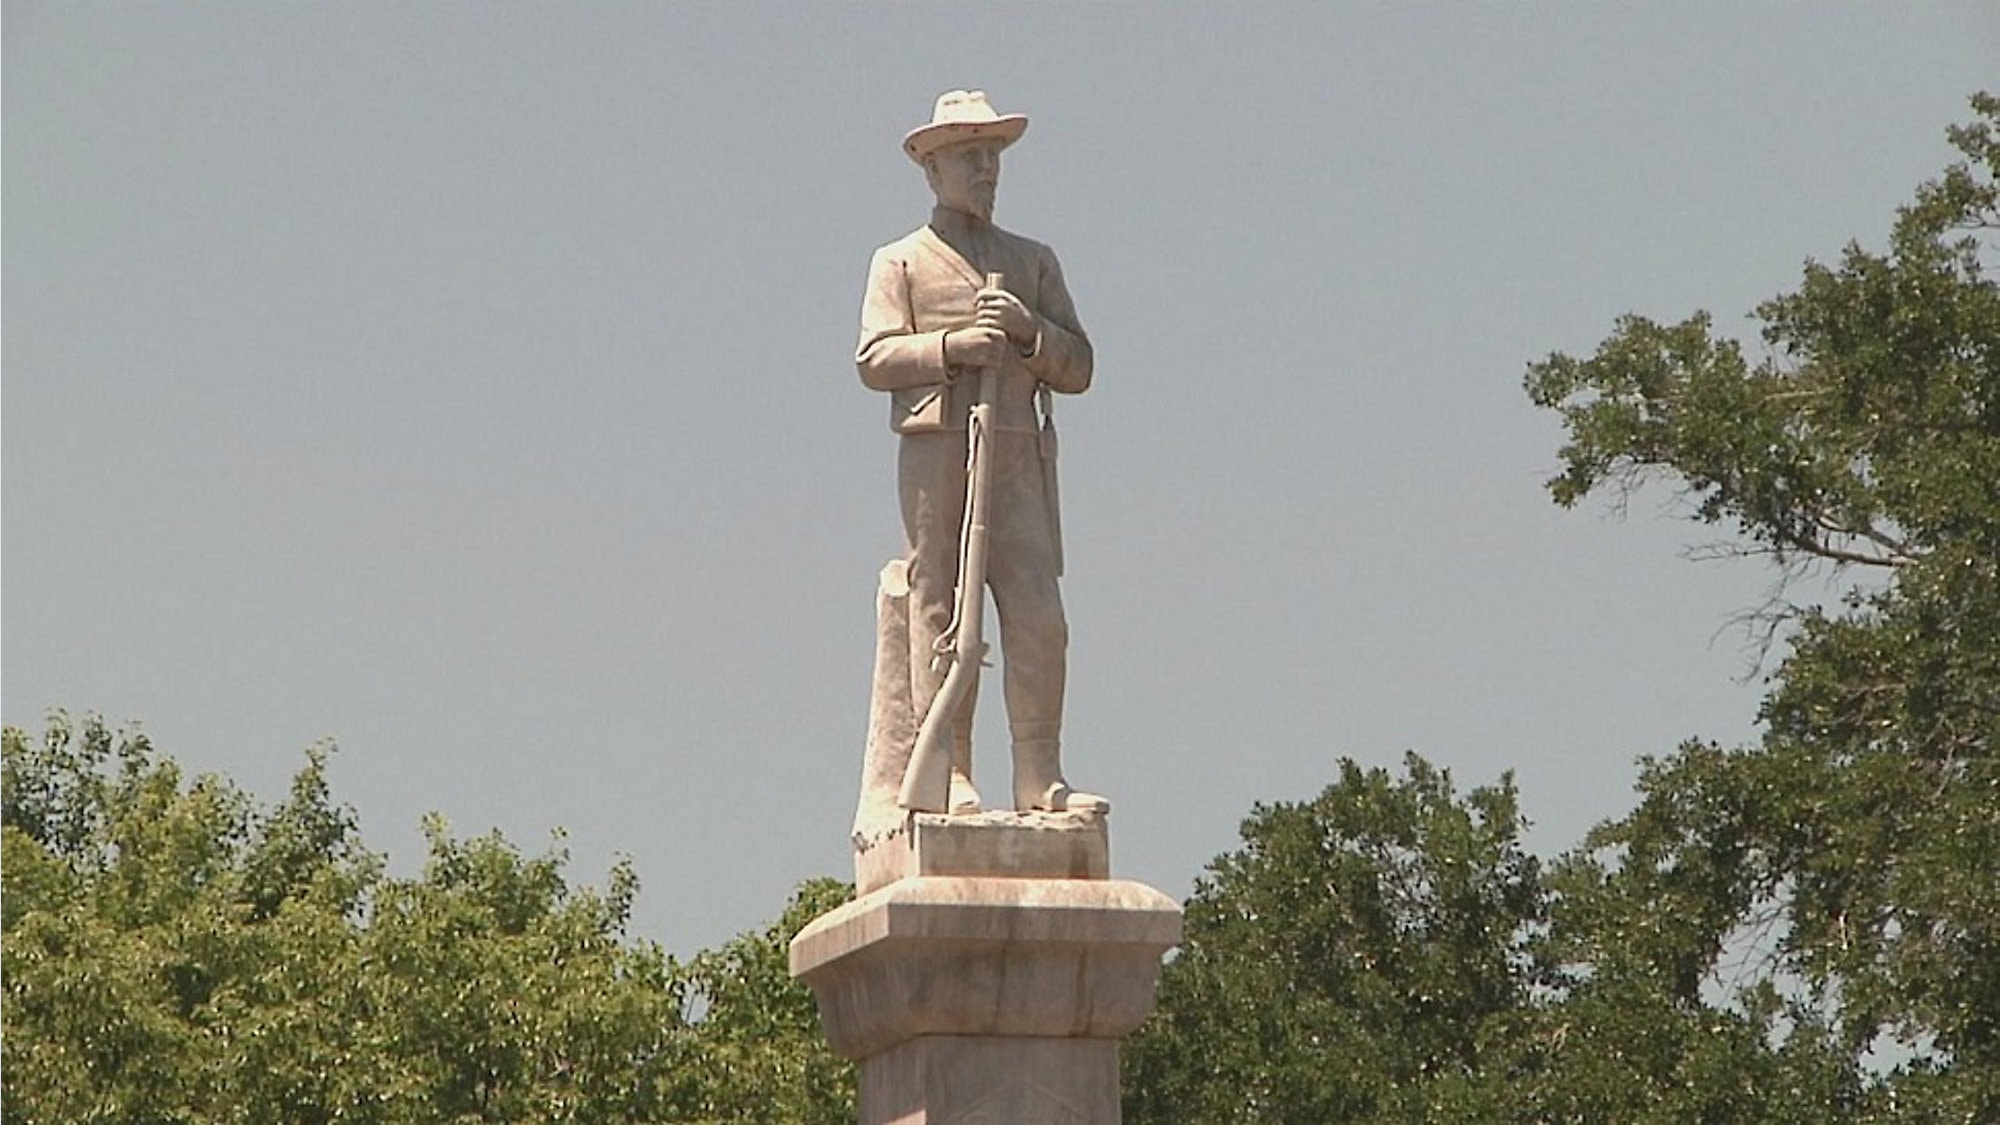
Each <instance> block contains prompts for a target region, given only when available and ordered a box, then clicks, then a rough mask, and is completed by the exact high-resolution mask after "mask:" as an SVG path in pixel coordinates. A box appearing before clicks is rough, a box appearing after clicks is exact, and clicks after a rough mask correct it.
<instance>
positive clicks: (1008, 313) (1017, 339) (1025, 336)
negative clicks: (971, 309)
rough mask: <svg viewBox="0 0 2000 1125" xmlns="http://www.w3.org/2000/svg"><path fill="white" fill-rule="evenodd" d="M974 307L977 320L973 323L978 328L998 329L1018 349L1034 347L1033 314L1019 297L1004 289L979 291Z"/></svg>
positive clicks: (1034, 326)
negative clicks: (977, 315)
mask: <svg viewBox="0 0 2000 1125" xmlns="http://www.w3.org/2000/svg"><path fill="white" fill-rule="evenodd" d="M975 307H976V308H977V310H978V313H979V318H978V319H977V320H976V321H974V323H975V324H977V325H978V326H979V327H981V328H998V329H999V330H1000V331H1002V332H1005V333H1006V334H1007V338H1008V339H1010V340H1012V341H1014V343H1015V344H1016V345H1018V346H1020V347H1023V348H1028V347H1033V346H1034V343H1035V336H1036V333H1037V331H1038V328H1037V325H1036V324H1035V314H1034V313H1032V312H1030V311H1028V306H1026V305H1024V304H1022V303H1021V299H1020V298H1019V297H1016V296H1014V295H1013V294H1012V293H1009V292H1007V291H1006V290H1005V289H981V290H980V291H979V298H978V301H977V304H976V305H975Z"/></svg>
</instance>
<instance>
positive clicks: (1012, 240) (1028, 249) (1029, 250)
mask: <svg viewBox="0 0 2000 1125" xmlns="http://www.w3.org/2000/svg"><path fill="white" fill-rule="evenodd" d="M993 233H994V234H996V235H998V236H999V238H1000V241H1001V242H1003V243H1006V244H1007V245H1008V246H1009V247H1010V248H1011V249H1012V250H1013V251H1014V253H1016V254H1026V255H1029V256H1031V257H1040V256H1042V255H1045V254H1046V255H1048V256H1050V257H1054V256H1055V251H1054V250H1051V249H1049V244H1048V243H1046V242H1039V241H1036V240H1035V239H1032V238H1029V237H1028V236H1027V235H1025V234H1016V233H1014V232H1013V231H1011V230H1008V229H1007V228H1006V227H1003V226H999V225H998V224H995V225H994V227H993Z"/></svg>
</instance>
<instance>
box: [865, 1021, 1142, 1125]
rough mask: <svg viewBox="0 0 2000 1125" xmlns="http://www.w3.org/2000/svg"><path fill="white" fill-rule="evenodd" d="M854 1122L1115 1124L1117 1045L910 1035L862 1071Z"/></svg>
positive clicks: (1088, 1041)
mask: <svg viewBox="0 0 2000 1125" xmlns="http://www.w3.org/2000/svg"><path fill="white" fill-rule="evenodd" d="M861 1119H862V1120H863V1121H866V1122H897V1123H899V1125H914V1123H917V1122H923V1123H925V1125H944V1123H946V1122H949V1123H950V1125H1101V1123H1103V1122H1108V1121H1116V1120H1118V1045H1117V1044H1116V1043H1114V1042H1111V1041H1109V1040H1105V1039H993V1038H985V1037H980V1036H963V1035H927V1036H924V1037H923V1038H920V1039H912V1040H910V1041H909V1042H907V1043H903V1044H901V1045H899V1046H895V1047H891V1048H890V1049H888V1050H887V1051H884V1052H882V1053H881V1054H879V1055H877V1056H875V1057H874V1058H873V1059H870V1060H869V1062H868V1065H866V1066H864V1067H863V1068H862V1070H861Z"/></svg>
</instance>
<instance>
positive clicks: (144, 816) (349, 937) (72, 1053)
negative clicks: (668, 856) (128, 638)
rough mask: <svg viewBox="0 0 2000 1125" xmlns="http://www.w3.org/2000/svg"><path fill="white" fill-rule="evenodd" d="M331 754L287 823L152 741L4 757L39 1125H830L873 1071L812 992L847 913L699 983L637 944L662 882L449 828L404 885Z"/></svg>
mask: <svg viewBox="0 0 2000 1125" xmlns="http://www.w3.org/2000/svg"><path fill="white" fill-rule="evenodd" d="M327 753H328V751H327V749H326V748H315V749H314V750H312V751H309V752H308V754H307V760H306V765H305V768H304V769H302V770H301V771H300V772H299V773H298V775H297V776H296V778H295V779H294V781H293V784H292V790H291V793H290V795H289V797H288V798H287V799H286V800H285V801H283V802H281V803H280V804H279V805H278V806H277V807H275V808H273V809H270V810H260V809H258V808H257V807H255V805H254V803H253V802H252V801H251V800H250V799H249V798H248V797H247V796H246V795H244V794H243V793H241V792H240V791H238V790H237V789H236V788H234V787H233V786H232V785H230V784H229V783H228V782H227V781H225V780H223V779H221V778H217V777H201V778H196V779H194V780H193V781H188V780H187V779H186V778H184V777H183V776H182V774H181V771H180V769H179V767H178V766H177V765H176V764H175V763H174V762H173V760H172V759H170V758H166V757H164V756H162V755H159V754H158V753H157V752H155V751H154V750H153V748H152V747H151V745H150V744H149V743H148V742H147V741H146V739H145V738H144V736H143V735H140V734H137V733H136V732H126V733H124V734H123V735H119V734H116V733H114V732H112V731H111V730H110V729H108V728H107V727H106V726H105V725H104V724H103V723H102V722H101V721H98V720H96V719H89V720H86V721H84V722H82V723H81V724H77V723H73V722H72V721H71V720H70V719H69V718H68V717H67V716H65V715H62V714H60V713H58V714H56V715H54V716H52V717H51V719H50V721H49V724H48V727H47V729H46V731H45V732H44V734H43V735H42V737H41V738H40V739H39V740H38V741H37V740H31V739H30V738H29V737H28V735H27V734H26V733H25V732H23V731H20V730H18V729H16V728H12V727H9V728H7V730H6V734H5V759H4V797H0V813H3V814H4V820H0V824H4V827H0V833H4V847H5V854H4V865H5V872H6V895H5V917H4V923H5V925H4V939H3V944H4V976H5V1008H4V1016H5V1025H6V1026H5V1035H4V1038H0V1049H4V1052H5V1060H4V1061H5V1082H6V1090H5V1097H6V1103H7V1111H8V1115H9V1119H10V1120H13V1119H19V1120H21V1121H25V1122H38V1121H42V1122H92V1121H104V1122H112V1121H116V1122H129V1121H159V1122H174V1121H188V1122H195V1121H200V1122H230V1121H238V1122H246V1123H247V1122H267V1121H298V1122H312V1121H335V1120H341V1121H362V1122H385V1123H386V1122H440V1121H453V1122H485V1121H496V1122H497V1121H510V1122H511V1121H562V1122H594V1121H604V1122H611V1121H635V1120H639V1121H656V1120H657V1121H668V1120H671V1121H717V1122H720V1121H729V1122H739V1121H753V1122H755V1121H769V1122H779V1121H786V1122H790V1121H821V1120H839V1119H842V1118H843V1117H847V1116H851V1114H852V1105H853V1091H852V1084H853V1083H852V1072H851V1068H849V1067H848V1066H847V1065H846V1064H845V1063H843V1062H842V1061H841V1060H838V1059H836V1058H834V1057H833V1056H832V1055H831V1053H830V1052H828V1051H827V1050H826V1049H825V1048H824V1047H823V1046H822V1045H821V1041H820V1038H819V1035H818V1028H817V1020H816V1015H815V1013H814V1010H813V1008H812V1001H811V998H810V996H809V994H807V993H806V992H805V990H804V989H803V988H801V987H799V986H798V985H797V984H795V983H794V982H792V981H791V980H790V978H789V976H788V974H787V973H786V971H785V962H784V951H785V948H786V945H787V943H788V942H789V940H790V938H791V936H792V934H793V933H795V932H796V931H797V930H798V929H799V928H800V927H801V926H803V925H804V923H805V922H806V921H807V920H809V919H810V918H811V917H812V916H813V915H814V914H816V913H818V912H819V911H820V910H822V909H824V908H826V907H828V906H830V905H831V904H833V903H835V902H837V901H839V900H840V899H842V898H844V897H845V895H846V894H847V889H846V888H845V887H844V886H842V885H840V884H836V883H831V882H826V881H822V882H818V883H812V884H808V885H807V886H806V887H804V888H803V889H802V890H801V892H800V895H799V897H798V899H797V900H795V902H794V903H793V905H792V908H791V910H789V911H788V912H787V913H786V915H785V917H784V918H783V919H781V920H780V921H779V922H778V923H777V924H776V925H774V926H773V927H771V928H769V929H767V930H765V931H762V932H760V933H754V934H746V935H744V936H742V937H739V938H737V939H736V940H734V941H732V942H730V943H729V944H728V945H726V946H725V947H723V949H721V950H719V951H715V952H711V953H704V954H701V955H699V956H698V957H696V958H695V959H694V960H693V961H692V962H690V963H688V964H679V963H676V962H675V961H674V960H673V959H671V958H668V957H667V956H665V955H664V954H663V953H662V952H661V951H660V950H659V949H658V947H657V946H655V945H653V944H651V943H647V942H634V941H630V940H628V939H627V938H626V936H625V933H624V930H625V925H626V920H627V917H628V915H629V911H630V907H631V904H632V899H633V896H634V894H636V892H637V889H638V881H637V878H636V877H635V876H634V874H633V872H632V871H631V869H630V867H629V866H628V865H626V864H623V863H621V864H619V865H618V866H616V867H614V868H613V870H612V871H611V874H610V878H609V880H608V882H607V885H606V888H605V889H604V890H602V891H597V890H593V889H590V888H580V887H572V886H570V885H569V884H568V882H567V881H566V879H565V877H564V874H563V868H564V865H565V862H566V857H565V856H564V854H563V853H562V852H561V851H560V850H556V851H551V852H549V853H547V854H544V855H541V856H536V857H527V856H523V855H522V854H521V853H520V852H519V851H517V850H516V849H515V848H514V847H513V846H512V845H511V844H509V843H508V842H507V841H506V840H505V839H503V838H501V837H500V836H499V835H497V834H492V835H487V836H482V837H478V838H475V839H472V840H464V841H461V840H455V839H453V838H452V837H451V836H450V834H449V833H448V832H447V830H446V828H445V826H444V825H443V824H442V822H439V821H436V820H432V821H430V822H429V823H427V824H426V826H425V828H426V833H427V835H428V837H429V841H430V856H429V860H428V862H427V863H426V865H425V869H424V872H423V874H422V876H420V877H418V878H414V879H394V878H388V877H385V876H384V874H383V871H382V861H381V859H380V857H379V856H376V855H374V854H373V853H370V852H368V851H367V850H366V849H365V848H363V847H362V846H361V844H360V841H359V840H358V838H357V833H356V829H355V821H354V817H353V814H352V812H351V810H349V809H347V808H345V807H342V806H338V805H335V804H333V803H332V800H331V797H330V794H329V791H328V788H327V784H326V776H325V767H326V762H327Z"/></svg>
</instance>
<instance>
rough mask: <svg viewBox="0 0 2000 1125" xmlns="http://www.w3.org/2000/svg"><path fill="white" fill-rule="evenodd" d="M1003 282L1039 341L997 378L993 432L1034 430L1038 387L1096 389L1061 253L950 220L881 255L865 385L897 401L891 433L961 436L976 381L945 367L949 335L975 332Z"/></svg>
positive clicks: (867, 308)
mask: <svg viewBox="0 0 2000 1125" xmlns="http://www.w3.org/2000/svg"><path fill="white" fill-rule="evenodd" d="M990 272H998V273H1001V274H1003V275H1005V286H1006V289H1007V291H1008V292H1010V293H1012V294H1014V296H1015V297H1017V298H1019V299H1020V301H1021V303H1022V304H1024V305H1026V306H1028V308H1029V309H1030V310H1032V311H1033V312H1034V313H1035V314H1036V316H1037V319H1038V321H1039V327H1040V334H1039V337H1038V339H1037V340H1036V341H1035V345H1034V347H1033V348H1032V349H1029V351H1028V354H1026V355H1021V356H1018V358H1012V357H1010V359H1009V360H1008V362H1007V363H1006V365H1004V366H1003V367H1002V368H1001V370H1000V373H999V374H1000V379H999V384H998V387H997V399H998V401H997V402H996V403H995V405H994V426H995V428H996V429H999V430H1016V431H1023V430H1025V431H1032V430H1034V429H1036V427H1037V419H1036V414H1035V393H1036V390H1037V387H1038V386H1040V385H1047V386H1048V387H1049V388H1050V389H1051V390H1055V391H1060V392H1062V393H1064V394H1077V393H1080V392H1082V391H1083V390H1085V389H1086V388H1088V387H1089V386H1090V374H1091V348H1090V338H1089V337H1088V336H1086V335H1085V334H1084V331H1083V326H1082V325H1081V324H1080V323H1079V322H1078V320H1077V315H1076V306H1075V304H1074V303H1073V302H1072V301H1071V300H1070V295H1069V290H1068V288H1067V287H1065V286H1064V284H1063V276H1062V267H1061V266H1060V265H1059V264H1058V263H1057V262H1056V256H1055V252H1054V251H1052V250H1050V249H1049V248H1048V247H1047V246H1044V245H1042V244H1041V243H1039V242H1036V241H1035V240H1034V239H1031V238H1023V237H1022V236H1020V235H1018V234H1013V233H1011V232H1009V231H1005V230H1002V229H1000V228H999V227H996V226H992V225H991V224H987V223H980V222H977V221H976V220H967V219H966V218H965V217H964V216H961V215H956V214H953V213H950V212H942V211H941V212H940V213H939V215H938V216H937V217H934V218H933V220H932V222H931V223H930V224H929V225H926V226H923V227H920V228H918V229H917V230H915V231H912V232H911V233H909V234H907V235H905V236H903V237H902V238H899V239H897V240H896V241H895V242H892V243H890V244H889V245H887V246H884V247H882V248H881V249H880V250H877V251H876V252H875V257H874V259H873V260H872V261H871V262H870V263H869V266H868V291H867V294H866V296H864V297H863V298H862V302H861V343H860V346H859V347H858V348H857V349H856V351H855V357H854V361H855V366H856V367H857V368H858V369H859V371H860V374H861V381H862V383H864V384H865V385H867V386H868V387H870V388H871V389H874V390H878V391H888V392H890V419H889V424H890V426H891V428H893V429H894V430H895V431H896V432H897V433H899V434H914V433H929V432H935V431H939V430H963V429H964V428H965V417H966V410H967V408H969V407H970V406H971V395H972V393H973V391H974V380H972V379H964V380H960V379H958V375H959V374H960V372H959V371H958V370H956V369H953V368H951V367H948V366H947V365H946V363H945V361H944V334H945V333H946V332H948V331H950V330H951V329H954V328H963V327H965V326H967V325H969V324H971V323H972V322H973V318H974V300H975V298H976V297H977V295H978V293H979V289H980V287H981V286H982V285H983V284H984V283H985V275H986V274H987V273H990Z"/></svg>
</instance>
